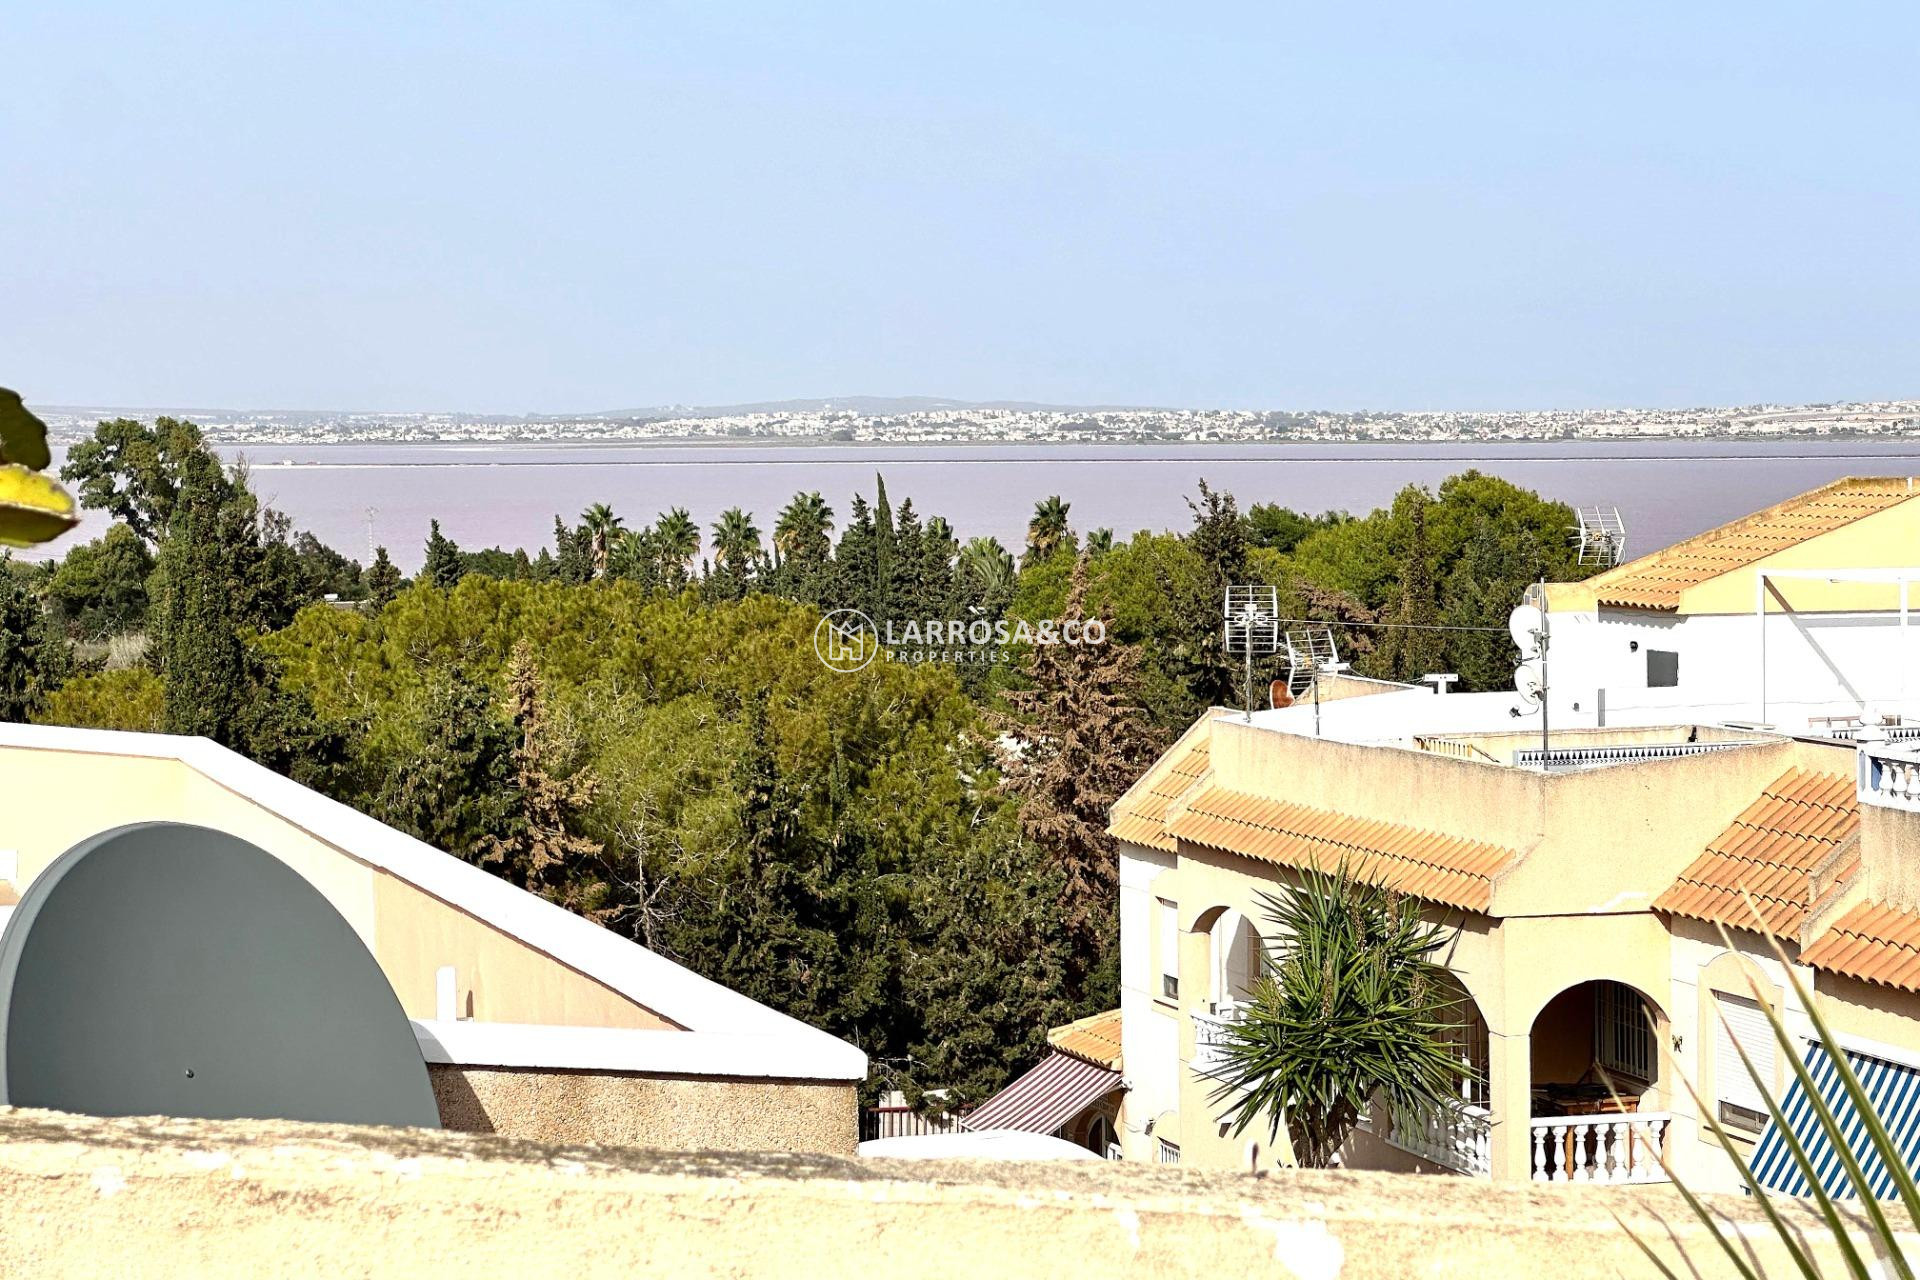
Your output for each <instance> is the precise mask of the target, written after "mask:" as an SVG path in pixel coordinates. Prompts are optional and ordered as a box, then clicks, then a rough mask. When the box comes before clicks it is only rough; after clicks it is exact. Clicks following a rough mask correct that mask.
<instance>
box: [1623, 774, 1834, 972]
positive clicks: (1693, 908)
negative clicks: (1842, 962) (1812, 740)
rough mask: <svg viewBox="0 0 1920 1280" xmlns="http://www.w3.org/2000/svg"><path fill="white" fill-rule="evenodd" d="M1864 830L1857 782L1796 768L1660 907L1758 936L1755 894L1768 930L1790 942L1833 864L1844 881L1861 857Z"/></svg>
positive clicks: (1710, 848)
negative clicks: (1817, 881) (1816, 880)
mask: <svg viewBox="0 0 1920 1280" xmlns="http://www.w3.org/2000/svg"><path fill="white" fill-rule="evenodd" d="M1859 830H1860V805H1859V802H1858V800H1856V799H1855V797H1854V782H1853V779H1852V778H1850V777H1846V776H1844V775H1836V774H1826V773H1810V772H1808V771H1807V770H1805V769H1789V770H1787V771H1786V772H1785V773H1783V774H1781V775H1780V776H1779V777H1778V778H1775V779H1774V780H1773V781H1772V782H1770V783H1768V784H1767V787H1766V789H1765V790H1764V791H1762V792H1761V793H1760V798H1759V799H1758V800H1755V801H1754V802H1753V803H1752V804H1750V805H1748V806H1747V808H1746V810H1745V812H1743V813H1741V815H1740V816H1739V817H1737V818H1735V819H1734V820H1733V823H1732V825H1731V826H1729V827H1728V828H1727V829H1726V830H1725V831H1722V832H1721V833H1720V834H1719V835H1717V836H1715V837H1714V838H1713V840H1712V842H1711V843H1709V844H1708V845H1707V848H1706V852H1704V853H1702V854H1701V855H1700V856H1699V857H1698V858H1695V859H1694V860H1693V862H1692V863H1691V864H1690V865H1689V866H1688V867H1687V869H1686V870H1685V871H1683V872H1681V873H1680V878H1679V879H1677V880H1675V881H1674V882H1673V883H1672V884H1671V885H1669V886H1668V887H1667V890H1666V892H1664V893H1662V894H1661V895H1660V896H1659V897H1658V898H1655V899H1654V901H1653V905H1654V907H1655V909H1657V910H1661V911H1671V912H1672V913H1673V914H1675V915H1680V916H1691V917H1693V918H1694V919H1696V920H1711V921H1717V922H1718V923H1720V924H1724V925H1728V926H1732V927H1739V928H1744V929H1752V928H1756V927H1758V926H1757V925H1756V922H1755V920H1754V918H1753V912H1752V911H1750V910H1748V908H1747V903H1746V898H1745V897H1744V896H1743V895H1744V894H1751V895H1752V896H1753V905H1754V907H1756V908H1757V909H1758V910H1759V912H1760V916H1761V923H1764V925H1765V927H1766V928H1767V929H1769V930H1771V931H1772V932H1774V933H1776V934H1779V935H1781V936H1783V937H1791V936H1793V935H1795V934H1797V933H1798V932H1799V930H1800V926H1801V925H1802V924H1804V923H1805V922H1806V918H1807V909H1808V907H1809V906H1810V905H1811V904H1812V900H1813V873H1814V872H1815V871H1817V870H1820V869H1822V868H1823V867H1827V865H1828V864H1829V863H1834V866H1833V867H1832V868H1830V870H1832V871H1834V872H1836V873H1838V874H1839V876H1840V878H1844V876H1845V873H1846V871H1847V869H1848V868H1847V867H1846V865H1845V860H1846V859H1856V860H1857V859H1858V857H1859V852H1858V848H1859V846H1858V842H1857V841H1856V840H1855V839H1854V837H1855V836H1856V835H1857V834H1858V833H1859ZM1836 859H1839V860H1840V861H1838V862H1836V861H1835V860H1836Z"/></svg>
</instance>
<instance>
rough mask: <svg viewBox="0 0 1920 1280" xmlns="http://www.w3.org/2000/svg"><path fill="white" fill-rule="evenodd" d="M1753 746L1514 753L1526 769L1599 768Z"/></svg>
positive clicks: (1650, 745) (1651, 745)
mask: <svg viewBox="0 0 1920 1280" xmlns="http://www.w3.org/2000/svg"><path fill="white" fill-rule="evenodd" d="M1752 745H1754V744H1753V743H1751V742H1642V743H1633V744H1623V745H1621V746H1614V747H1555V748H1553V749H1552V750H1549V751H1542V750H1541V749H1540V748H1538V747H1528V748H1523V749H1522V750H1519V751H1515V752H1514V753H1513V763H1514V764H1515V766H1517V767H1519V768H1523V769H1524V768H1535V769H1541V768H1544V769H1547V770H1564V769H1598V768H1603V767H1605V766H1606V765H1610V764H1635V763H1638V762H1639V761H1642V760H1672V759H1675V758H1677V757H1679V756H1700V755H1708V754H1710V753H1712V752H1715V751H1733V750H1736V749H1738V748H1740V747H1750V746H1752Z"/></svg>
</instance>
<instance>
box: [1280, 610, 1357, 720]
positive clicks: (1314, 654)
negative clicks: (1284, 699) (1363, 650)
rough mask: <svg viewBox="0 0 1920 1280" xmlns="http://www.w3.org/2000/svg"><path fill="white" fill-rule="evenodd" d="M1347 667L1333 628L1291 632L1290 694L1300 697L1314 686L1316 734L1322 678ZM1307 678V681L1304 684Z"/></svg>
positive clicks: (1288, 642) (1288, 661)
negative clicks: (1334, 642) (1341, 656)
mask: <svg viewBox="0 0 1920 1280" xmlns="http://www.w3.org/2000/svg"><path fill="white" fill-rule="evenodd" d="M1346 669H1347V664H1346V663H1344V662H1342V661H1340V654H1339V652H1338V651H1337V650H1336V649H1335V648H1334V645H1333V628H1332V627H1313V628H1310V629H1309V630H1306V631H1289V632H1287V694H1288V696H1290V697H1298V696H1299V694H1300V693H1301V692H1302V691H1303V690H1304V689H1306V688H1307V687H1308V686H1311V687H1312V689H1313V736H1314V737H1316V738H1317V737H1319V736H1320V678H1321V677H1322V676H1331V675H1338V674H1339V673H1340V672H1342V671H1345V670H1346ZM1303 681H1304V683H1303Z"/></svg>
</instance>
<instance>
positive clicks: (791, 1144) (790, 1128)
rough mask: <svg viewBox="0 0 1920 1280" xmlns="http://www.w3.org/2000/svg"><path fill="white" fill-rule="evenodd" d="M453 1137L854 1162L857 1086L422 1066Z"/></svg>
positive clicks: (818, 1082)
mask: <svg viewBox="0 0 1920 1280" xmlns="http://www.w3.org/2000/svg"><path fill="white" fill-rule="evenodd" d="M427 1070H428V1075H429V1076H430V1077H431V1079H432V1081H433V1092H434V1097H435V1099H436V1100H437V1101H438V1102H439V1104H440V1119H441V1122H442V1123H443V1124H445V1125H446V1126H447V1127H448V1128H450V1129H461V1130H465V1131H467V1132H470V1133H497V1134H500V1135H501V1136H503V1137H508V1138H527V1139H531V1140H534V1141H538V1142H554V1143H583V1142H591V1143H602V1144H606V1145H610V1146H623V1147H657V1148H661V1149H664V1150H671V1151H794V1152H817V1153H821V1154H825V1155H852V1154H853V1153H854V1148H855V1147H856V1146H857V1145H858V1142H859V1137H860V1134H859V1119H858V1116H859V1113H858V1109H857V1107H856V1106H855V1099H854V1087H853V1085H851V1084H847V1083H836V1082H829V1081H795V1080H716V1079H707V1078H693V1077H662V1076H638V1075H631V1074H627V1075H622V1074H616V1073H607V1072H591V1071H528V1070H511V1069H505V1068H496V1067H471V1066H447V1065H442V1064H438V1063H436V1064H433V1065H432V1066H430V1067H428V1069H427Z"/></svg>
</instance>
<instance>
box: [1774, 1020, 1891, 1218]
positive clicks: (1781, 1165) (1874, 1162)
mask: <svg viewBox="0 0 1920 1280" xmlns="http://www.w3.org/2000/svg"><path fill="white" fill-rule="evenodd" d="M1846 1054H1847V1063H1848V1065H1849V1066H1851V1067H1852V1068H1853V1073H1854V1075H1856V1076H1858V1077H1859V1078H1860V1083H1861V1084H1862V1085H1863V1086H1864V1087H1865V1088H1866V1091H1867V1097H1868V1098H1870V1099H1872V1101H1873V1107H1874V1112H1875V1114H1876V1115H1878V1116H1879V1117H1880V1123H1881V1124H1883V1125H1885V1126H1886V1128H1887V1134H1888V1136H1890V1137H1891V1138H1892V1139H1893V1145H1894V1149H1895V1150H1897V1151H1898V1152H1899V1153H1900V1157H1901V1159H1902V1160H1903V1161H1904V1162H1905V1163H1906V1166H1907V1168H1909V1169H1916V1168H1920V1071H1916V1070H1915V1069H1914V1068H1912V1067H1905V1066H1901V1065H1900V1064H1899V1063H1896V1062H1888V1061H1886V1060H1885V1059H1884V1058H1875V1057H1872V1056H1871V1055H1868V1054H1864V1053H1860V1052H1858V1051H1856V1050H1852V1049H1849V1050H1846ZM1807 1074H1808V1075H1809V1076H1811V1077H1812V1078H1813V1084H1814V1088H1815V1089H1816V1090H1818V1091H1819V1094H1820V1097H1821V1098H1822V1099H1823V1100H1825V1102H1826V1104H1827V1108H1828V1109H1829V1110H1830V1111H1832V1112H1833V1118H1834V1119H1835V1120H1837V1121H1838V1122H1839V1124H1840V1131H1841V1133H1842V1134H1843V1135H1844V1136H1845V1138H1846V1142H1847V1147H1848V1148H1849V1149H1850V1150H1851V1151H1852V1152H1853V1155H1854V1158H1855V1159H1857V1160H1858V1161H1859V1162H1860V1168H1861V1170H1862V1171H1863V1172H1864V1173H1865V1174H1866V1175H1867V1186H1868V1188H1869V1189H1870V1190H1871V1191H1872V1192H1873V1195H1874V1198H1875V1199H1878V1200H1891V1199H1894V1198H1896V1197H1897V1196H1898V1195H1899V1193H1898V1192H1897V1191H1895V1190H1894V1186H1893V1175H1892V1174H1891V1173H1889V1172H1888V1170H1887V1167H1886V1164H1885V1163H1884V1162H1883V1161H1882V1160H1881V1159H1880V1153H1879V1152H1878V1151H1877V1150H1875V1148H1874V1145H1873V1139H1872V1138H1871V1137H1869V1136H1868V1134H1867V1129H1866V1125H1865V1124H1864V1123H1863V1122H1862V1121H1861V1119H1860V1116H1859V1115H1858V1114H1857V1113H1856V1112H1855V1111H1854V1109H1853V1104H1852V1103H1851V1102H1849V1101H1848V1100H1847V1091H1846V1086H1845V1085H1844V1084H1842V1083H1841V1080H1840V1072H1839V1069H1838V1068H1836V1067H1835V1066H1834V1063H1833V1058H1832V1056H1831V1055H1830V1054H1829V1053H1828V1051H1827V1048H1826V1046H1825V1045H1823V1044H1819V1043H1810V1044H1809V1045H1808V1046H1807ZM1780 1112H1781V1114H1782V1115H1783V1116H1785V1117H1786V1122H1787V1125H1788V1126H1789V1127H1790V1128H1791V1129H1792V1130H1793V1133H1794V1136H1795V1137H1797V1138H1799V1139H1800V1145H1801V1146H1802V1147H1804V1148H1805V1149H1806V1153H1807V1160H1808V1162H1809V1163H1810V1164H1812V1165H1813V1171H1814V1174H1815V1175H1816V1176H1817V1177H1818V1178H1819V1180H1820V1186H1821V1188H1822V1189H1823V1190H1824V1191H1826V1193H1827V1194H1828V1195H1830V1196H1832V1197H1833V1198H1835V1199H1836V1200H1839V1199H1852V1198H1853V1196H1854V1190H1853V1186H1852V1182H1851V1180H1850V1179H1849V1178H1848V1177H1847V1170H1846V1166H1844V1165H1842V1164H1841V1163H1840V1156H1839V1153H1838V1152H1836V1151H1835V1150H1834V1147H1833V1144H1832V1143H1830V1142H1828V1141H1827V1135H1826V1132H1825V1130H1824V1129H1823V1128H1822V1126H1821V1124H1820V1117H1819V1116H1818V1115H1816V1114H1814V1110H1813V1103H1812V1101H1811V1100H1810V1099H1808V1097H1807V1096H1806V1091H1805V1090H1804V1089H1803V1088H1801V1086H1800V1082H1799V1081H1798V1080H1795V1081H1794V1083H1793V1084H1792V1085H1791V1086H1789V1087H1788V1089H1787V1097H1786V1101H1785V1103H1784V1104H1783V1105H1782V1106H1781V1108H1780ZM1779 1128H1780V1127H1779V1126H1778V1125H1777V1124H1774V1123H1772V1122H1771V1121H1770V1122H1768V1124H1767V1128H1766V1131H1765V1132H1764V1133H1762V1134H1761V1135H1760V1145H1759V1147H1758V1148H1757V1149H1756V1150H1755V1151H1754V1154H1753V1172H1754V1176H1755V1177H1756V1178H1757V1179H1758V1180H1759V1182H1760V1185H1761V1186H1763V1187H1766V1188H1767V1189H1768V1190H1770V1191H1778V1192H1781V1193H1783V1194H1785V1195H1790V1196H1807V1195H1812V1194H1813V1188H1812V1187H1810V1186H1809V1185H1808V1184H1807V1179H1806V1175H1805V1174H1803V1173H1802V1172H1801V1170H1800V1167H1799V1166H1798V1165H1797V1164H1796V1163H1794V1159H1793V1153H1792V1152H1791V1151H1789V1150H1787V1143H1786V1139H1785V1138H1784V1137H1782V1136H1781V1134H1780V1131H1779Z"/></svg>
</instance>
